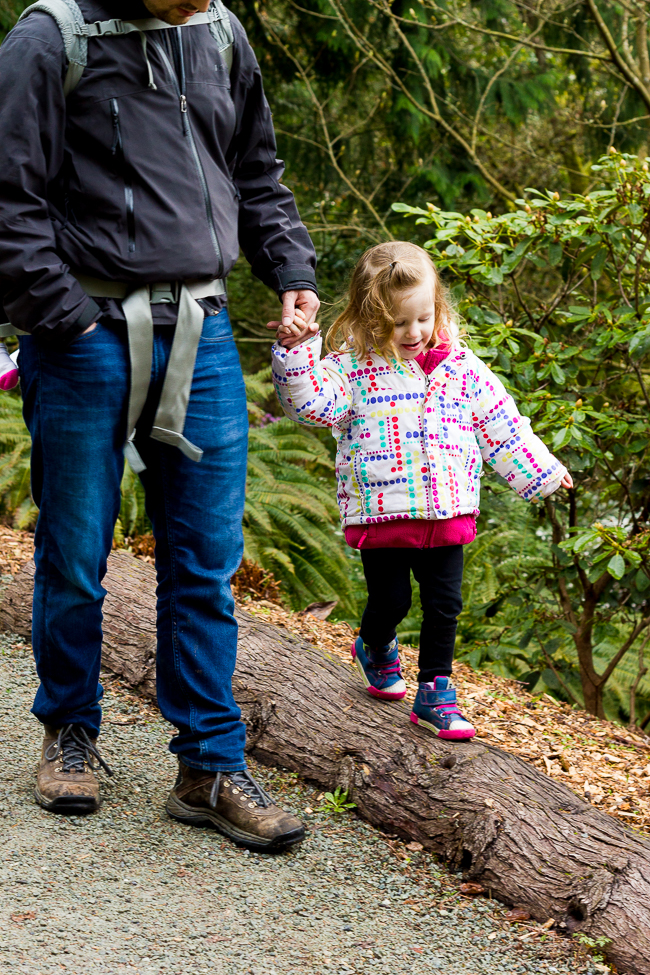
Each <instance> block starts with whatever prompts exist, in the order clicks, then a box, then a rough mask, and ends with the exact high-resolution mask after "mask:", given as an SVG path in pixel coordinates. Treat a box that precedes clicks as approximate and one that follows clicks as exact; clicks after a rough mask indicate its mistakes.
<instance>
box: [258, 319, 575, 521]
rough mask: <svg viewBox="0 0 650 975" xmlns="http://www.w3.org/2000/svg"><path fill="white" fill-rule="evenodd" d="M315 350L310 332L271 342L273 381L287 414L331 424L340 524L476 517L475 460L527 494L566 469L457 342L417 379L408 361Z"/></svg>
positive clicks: (545, 491) (555, 483) (545, 487)
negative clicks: (298, 341)
mask: <svg viewBox="0 0 650 975" xmlns="http://www.w3.org/2000/svg"><path fill="white" fill-rule="evenodd" d="M320 351H321V339H320V337H317V338H316V339H314V340H313V342H312V343H311V344H307V343H303V344H302V345H299V346H297V347H296V348H295V349H293V350H291V351H287V350H286V349H283V348H281V347H280V346H279V345H275V346H274V347H273V376H274V382H275V388H276V391H277V394H278V397H279V399H280V402H281V404H282V408H283V409H284V412H285V413H286V414H287V416H289V417H291V418H292V419H294V420H298V422H299V423H306V424H310V425H314V426H331V427H332V430H333V434H334V436H335V438H336V440H337V445H338V449H337V460H336V476H337V480H338V501H339V508H340V512H341V520H342V522H343V527H344V528H345V527H347V526H348V525H360V524H367V523H371V522H379V521H389V520H392V519H396V518H418V519H425V520H433V519H436V518H451V517H452V516H454V515H463V514H477V513H478V510H479V485H480V477H481V467H482V462H483V461H485V462H486V464H488V465H489V466H490V467H493V468H494V469H495V470H496V471H497V472H498V473H499V474H501V475H502V476H503V477H504V478H505V479H506V480H507V481H508V483H509V484H510V486H511V487H512V488H513V489H514V490H515V491H516V492H517V493H518V494H519V495H520V496H521V497H522V498H524V499H525V500H527V501H532V500H539V499H541V498H543V497H546V496H548V495H549V494H551V493H552V492H553V491H554V490H556V489H557V488H558V487H559V484H560V481H561V480H562V478H563V477H564V475H565V473H566V468H565V467H563V466H562V464H560V462H559V461H558V460H556V458H555V457H553V455H552V454H551V453H550V452H549V451H548V449H547V448H546V447H545V446H544V444H543V443H542V441H541V440H540V439H539V437H537V436H535V434H534V433H533V431H532V430H531V427H530V420H529V419H528V417H525V416H522V415H521V414H520V413H519V411H518V410H517V407H516V406H515V403H514V400H513V399H512V397H511V396H510V395H509V394H508V393H507V392H506V390H505V388H504V386H503V383H502V382H501V381H500V380H499V379H498V378H497V377H496V376H495V375H494V373H493V372H491V371H490V369H489V368H488V367H487V366H486V365H485V363H484V362H482V361H481V359H479V358H478V356H476V355H474V353H473V352H471V351H469V349H467V348H464V347H463V345H462V344H461V343H459V342H455V343H454V344H453V346H452V350H451V352H450V354H449V356H448V357H447V358H446V359H445V360H444V361H443V362H441V363H440V365H438V366H437V367H436V368H435V369H434V370H433V372H431V373H430V374H429V375H426V374H425V373H424V371H423V370H422V369H421V368H420V366H419V365H418V364H417V362H414V361H408V362H398V361H393V362H387V361H386V360H385V359H383V358H382V357H381V356H379V355H375V354H374V353H370V355H368V358H367V359H365V360H363V361H359V359H357V358H356V356H355V355H354V354H353V353H337V354H330V355H327V356H325V358H324V359H323V360H322V361H319V359H320Z"/></svg>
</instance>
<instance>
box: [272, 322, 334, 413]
mask: <svg viewBox="0 0 650 975" xmlns="http://www.w3.org/2000/svg"><path fill="white" fill-rule="evenodd" d="M321 344H322V339H321V337H320V335H318V336H316V337H315V338H314V339H312V341H311V342H303V343H302V344H301V345H297V346H296V347H295V349H283V348H282V346H281V345H278V344H277V343H276V344H275V345H274V346H273V384H274V386H275V391H276V393H277V395H278V399H279V400H280V405H281V406H282V409H283V410H284V412H285V413H286V414H287V416H288V417H290V418H291V419H292V420H297V421H298V423H304V424H306V425H308V426H316V427H331V426H334V425H335V424H337V425H338V424H340V423H343V422H345V421H346V420H348V419H349V417H350V414H351V412H352V391H351V389H350V383H349V381H348V377H347V376H346V374H345V371H344V369H343V367H342V365H341V363H340V361H339V359H338V356H334V355H328V356H325V358H324V359H323V360H322V361H321V359H320V352H321Z"/></svg>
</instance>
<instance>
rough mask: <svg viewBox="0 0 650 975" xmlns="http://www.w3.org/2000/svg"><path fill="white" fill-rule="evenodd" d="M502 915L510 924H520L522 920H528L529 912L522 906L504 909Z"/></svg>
mask: <svg viewBox="0 0 650 975" xmlns="http://www.w3.org/2000/svg"><path fill="white" fill-rule="evenodd" d="M503 917H504V920H506V921H509V922H510V924H521V922H522V921H530V914H529V913H528V911H525V910H524V908H523V907H513V909H512V910H511V911H506V913H505V914H504V916H503Z"/></svg>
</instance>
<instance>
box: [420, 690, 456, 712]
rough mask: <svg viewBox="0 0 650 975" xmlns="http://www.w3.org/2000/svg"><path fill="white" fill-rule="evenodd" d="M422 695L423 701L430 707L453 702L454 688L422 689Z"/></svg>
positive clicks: (454, 697) (454, 698) (454, 700)
mask: <svg viewBox="0 0 650 975" xmlns="http://www.w3.org/2000/svg"><path fill="white" fill-rule="evenodd" d="M422 696H423V698H424V703H425V704H426V705H427V706H428V707H430V708H435V707H437V706H438V705H440V704H455V703H456V688H455V687H452V688H451V689H450V690H448V691H429V690H427V691H422Z"/></svg>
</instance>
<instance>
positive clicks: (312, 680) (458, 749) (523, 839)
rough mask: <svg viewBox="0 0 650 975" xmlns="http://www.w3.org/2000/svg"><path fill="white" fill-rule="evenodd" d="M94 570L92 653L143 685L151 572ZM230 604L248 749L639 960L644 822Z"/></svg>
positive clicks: (646, 905)
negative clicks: (100, 583) (638, 829)
mask: <svg viewBox="0 0 650 975" xmlns="http://www.w3.org/2000/svg"><path fill="white" fill-rule="evenodd" d="M33 572H34V566H33V563H28V564H27V565H25V566H24V567H23V568H22V570H21V571H20V572H19V574H18V575H17V576H15V577H14V579H13V581H12V582H11V583H10V584H9V586H8V587H7V589H6V591H5V592H4V595H3V596H2V597H0V598H2V602H0V630H7V631H11V632H14V633H18V634H20V635H21V636H24V637H25V638H27V639H29V636H30V622H31V593H32V581H33ZM104 585H105V587H106V589H107V591H108V596H107V597H106V601H105V603H104V633H105V640H104V664H105V666H106V668H107V669H108V670H110V671H112V672H113V673H116V674H119V675H121V676H122V677H124V678H125V679H126V680H127V681H128V683H129V684H130V685H131V686H133V687H134V688H137V689H138V690H140V691H141V692H142V693H144V694H146V695H147V696H148V697H150V698H154V697H155V661H154V656H155V572H154V570H153V568H152V567H151V566H150V565H148V564H147V563H144V562H142V561H139V560H137V559H134V558H133V557H132V556H130V555H128V554H126V553H115V554H113V555H111V557H110V559H109V570H108V574H107V577H106V579H105V582H104ZM238 619H239V624H240V631H239V660H238V664H237V670H236V674H235V697H236V699H237V702H238V703H239V705H240V706H241V708H242V711H243V715H244V718H245V720H246V723H247V725H248V744H247V750H248V751H249V753H251V754H252V755H254V756H255V758H256V759H258V760H259V761H261V762H264V763H266V764H269V765H280V766H283V767H285V768H289V769H292V770H294V771H297V772H299V773H300V774H301V775H303V776H304V777H306V778H308V779H310V780H312V781H315V782H317V783H319V784H320V785H322V786H324V787H327V788H333V787H335V786H337V785H340V786H342V787H343V788H344V789H345V790H347V791H348V792H349V793H350V795H351V796H352V798H353V799H354V801H355V803H356V804H357V808H358V811H359V813H360V814H361V815H362V816H364V817H365V818H366V819H368V820H369V821H370V822H372V823H374V824H375V825H377V826H379V827H382V828H384V829H388V830H390V831H391V832H393V833H397V834H399V835H400V836H401V837H403V838H404V839H410V840H417V841H419V842H420V843H422V844H423V846H424V847H426V848H427V849H431V850H434V851H435V852H436V853H438V854H439V855H440V856H441V857H443V858H444V859H445V860H447V861H448V862H449V863H450V865H451V867H452V868H453V869H455V870H462V871H463V873H464V877H465V879H466V880H473V881H477V882H479V883H480V884H482V885H483V887H485V888H488V889H489V890H490V891H491V893H492V896H493V897H496V898H498V899H499V900H501V901H503V902H504V903H506V904H509V905H517V906H520V907H524V908H525V909H526V910H528V911H529V912H530V914H531V915H532V916H533V917H534V918H536V919H537V920H539V921H543V922H546V921H547V920H548V919H550V918H553V919H555V922H556V924H557V925H558V926H559V927H561V928H563V929H564V930H567V931H568V932H569V933H578V932H583V933H584V934H586V935H588V936H589V937H591V938H600V937H603V938H606V939H608V945H607V947H606V952H607V955H608V958H609V959H610V960H611V961H612V962H614V963H615V964H616V965H617V966H618V970H619V972H621V973H623V972H625V973H628V975H650V843H648V841H647V840H646V839H645V838H642V837H641V836H639V835H637V834H635V833H633V832H632V831H630V830H626V829H625V828H624V827H623V826H622V825H621V824H620V823H619V822H617V821H616V820H615V819H613V818H611V817H609V816H607V815H606V814H604V813H601V812H599V811H598V810H597V809H595V808H594V807H592V806H590V805H588V804H587V803H585V802H583V801H582V800H581V799H579V798H578V797H577V796H576V795H574V794H573V793H572V792H571V791H570V790H569V789H567V788H566V786H564V785H562V784H561V783H559V782H557V781H554V780H553V779H551V778H550V777H546V776H545V775H543V774H542V773H541V772H539V771H537V769H535V768H533V767H532V766H531V765H529V764H527V763H526V762H523V761H522V760H521V759H519V758H517V757H515V756H513V755H509V754H507V753H506V752H503V751H501V750H500V749H498V748H494V747H491V746H488V745H485V744H483V743H482V742H481V741H480V740H478V741H477V740H476V739H474V740H473V741H470V742H467V743H453V742H442V741H438V740H437V739H433V738H431V737H429V736H428V735H427V734H426V733H424V732H422V731H420V730H418V728H417V727H415V726H414V725H412V724H411V723H410V722H409V721H408V720H407V718H408V712H407V709H406V707H405V706H404V705H403V704H400V703H392V704H386V703H379V702H377V701H375V700H374V699H372V698H370V697H369V696H368V695H367V694H366V693H365V692H364V691H363V690H362V689H361V688H360V686H359V681H358V678H357V677H356V675H355V672H354V671H353V670H352V668H350V667H347V666H346V665H345V664H342V663H341V662H340V661H339V660H337V659H332V658H329V657H328V656H327V655H326V654H325V653H323V652H322V651H320V650H319V649H317V648H315V647H313V646H311V645H310V644H308V643H305V642H303V641H302V640H300V639H298V638H297V637H294V636H292V635H291V634H289V633H288V632H287V631H285V630H282V629H280V628H278V627H275V626H272V625H270V624H268V623H265V622H263V621H261V620H259V619H257V618H255V617H253V616H251V615H250V614H249V613H247V612H245V611H244V610H242V609H238ZM269 648H272V651H273V652H272V653H269ZM278 673H281V674H283V675H284V677H283V684H282V687H281V689H280V688H278V681H277V675H278Z"/></svg>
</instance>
